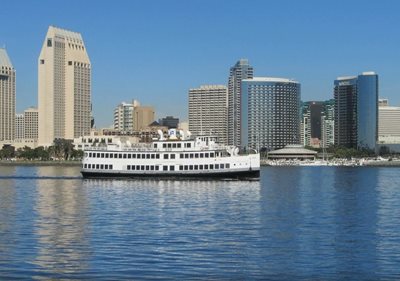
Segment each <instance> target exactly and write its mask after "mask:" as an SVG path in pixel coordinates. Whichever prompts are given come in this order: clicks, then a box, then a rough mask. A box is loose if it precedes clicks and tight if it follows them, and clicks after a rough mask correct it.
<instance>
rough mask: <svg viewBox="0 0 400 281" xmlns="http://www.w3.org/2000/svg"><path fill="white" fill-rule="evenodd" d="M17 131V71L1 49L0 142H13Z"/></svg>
mask: <svg viewBox="0 0 400 281" xmlns="http://www.w3.org/2000/svg"><path fill="white" fill-rule="evenodd" d="M14 130H15V69H14V67H13V65H12V63H11V61H10V58H9V57H8V55H7V52H6V50H5V49H3V48H0V141H13V140H14V134H15V133H14Z"/></svg>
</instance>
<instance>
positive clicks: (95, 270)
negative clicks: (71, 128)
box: [0, 167, 400, 280]
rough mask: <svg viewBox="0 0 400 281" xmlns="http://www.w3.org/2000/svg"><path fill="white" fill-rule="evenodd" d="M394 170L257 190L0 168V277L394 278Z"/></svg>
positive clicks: (289, 177) (284, 181) (267, 178)
mask: <svg viewBox="0 0 400 281" xmlns="http://www.w3.org/2000/svg"><path fill="white" fill-rule="evenodd" d="M399 178H400V171H399V170H397V169H387V168H354V169H353V168H350V169H341V168H336V167H325V168H318V167H304V168H302V167H279V168H273V167H269V168H264V169H263V170H262V178H261V181H260V182H240V181H239V182H236V181H235V182H224V181H174V180H166V181H157V180H140V181H132V180H83V179H81V178H80V176H79V168H77V167H0V279H2V280H3V279H4V280H15V279H39V280H42V279H56V280H75V279H85V280H88V279H96V280H99V279H103V280H123V279H126V280H132V279H140V280H177V279H178V280H186V279H190V280H236V279H245V280H266V279H268V280H288V279H289V280H293V279H296V280H310V279H318V280H321V279H322V280H354V279H357V280H396V279H400V269H399V266H398V265H399V264H400V237H399V235H398V233H399V230H400V227H399V225H400V213H399V210H400V192H399V189H398V186H397V182H399Z"/></svg>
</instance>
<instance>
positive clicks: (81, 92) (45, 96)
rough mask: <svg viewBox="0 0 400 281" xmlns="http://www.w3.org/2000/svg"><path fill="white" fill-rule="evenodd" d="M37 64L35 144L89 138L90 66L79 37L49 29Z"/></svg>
mask: <svg viewBox="0 0 400 281" xmlns="http://www.w3.org/2000/svg"><path fill="white" fill-rule="evenodd" d="M38 64H39V66H38V68H39V81H38V101H39V102H38V111H39V145H43V146H49V145H51V144H52V143H53V141H54V139H56V138H64V139H73V138H77V137H80V136H84V135H89V133H90V123H91V115H90V114H91V84H90V83H91V65H90V60H89V56H88V54H87V52H86V47H85V44H84V43H83V39H82V36H81V34H80V33H77V32H72V31H68V30H64V29H60V28H57V27H54V26H50V27H49V29H48V31H47V35H46V38H45V40H44V42H43V46H42V50H41V52H40V56H39V61H38Z"/></svg>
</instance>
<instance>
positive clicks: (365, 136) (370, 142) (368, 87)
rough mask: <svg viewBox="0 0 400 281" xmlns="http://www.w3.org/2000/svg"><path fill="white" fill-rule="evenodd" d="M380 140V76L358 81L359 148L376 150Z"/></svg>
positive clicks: (362, 77)
mask: <svg viewBox="0 0 400 281" xmlns="http://www.w3.org/2000/svg"><path fill="white" fill-rule="evenodd" d="M377 140H378V75H376V74H375V73H373V72H371V73H368V72H367V73H363V74H362V75H359V76H358V79H357V147H358V148H368V149H375V145H376V142H377Z"/></svg>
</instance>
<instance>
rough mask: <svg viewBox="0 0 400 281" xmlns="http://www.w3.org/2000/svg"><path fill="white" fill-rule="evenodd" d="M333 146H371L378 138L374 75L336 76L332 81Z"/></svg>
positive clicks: (376, 81)
mask: <svg viewBox="0 0 400 281" xmlns="http://www.w3.org/2000/svg"><path fill="white" fill-rule="evenodd" d="M334 85H335V87H334V97H335V145H338V146H344V147H348V148H357V149H362V148H367V149H375V145H376V142H377V140H378V75H377V74H375V73H374V72H364V73H362V74H361V75H358V76H351V77H338V78H337V79H336V80H335V82H334Z"/></svg>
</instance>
